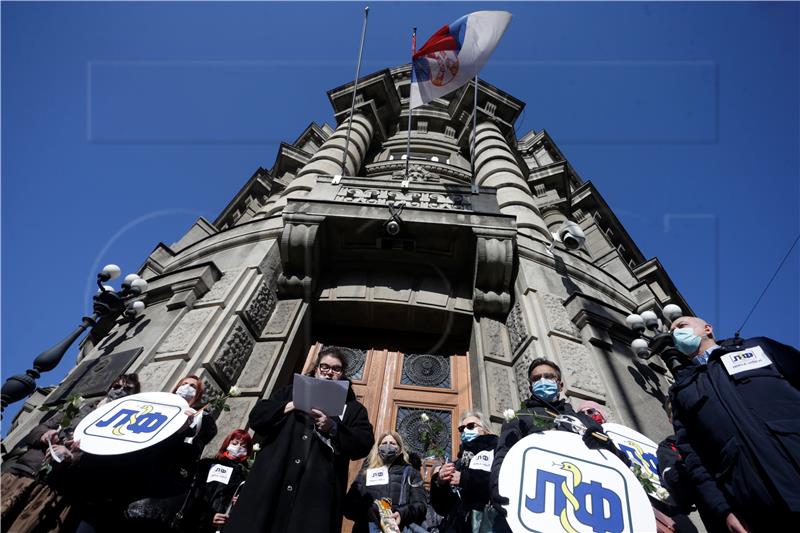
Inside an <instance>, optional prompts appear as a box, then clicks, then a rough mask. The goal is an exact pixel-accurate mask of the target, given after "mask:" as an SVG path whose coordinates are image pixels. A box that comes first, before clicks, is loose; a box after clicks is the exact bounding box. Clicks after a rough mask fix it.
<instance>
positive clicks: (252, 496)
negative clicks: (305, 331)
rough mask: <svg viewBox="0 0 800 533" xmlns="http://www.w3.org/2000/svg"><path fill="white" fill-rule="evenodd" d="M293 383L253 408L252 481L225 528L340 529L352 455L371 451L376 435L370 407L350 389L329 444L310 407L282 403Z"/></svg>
mask: <svg viewBox="0 0 800 533" xmlns="http://www.w3.org/2000/svg"><path fill="white" fill-rule="evenodd" d="M291 400H292V386H291V385H288V386H286V387H283V388H280V389H278V390H276V391H274V392H273V393H272V395H271V396H270V398H269V400H261V401H260V402H258V403H257V404H256V406H255V407H254V408H253V410H252V411H251V412H250V427H251V428H253V430H255V432H256V437H257V438H256V440H257V441H258V440H261V441H262V442H261V451H260V452H259V453H258V455H257V456H256V460H255V463H253V467H252V469H251V473H250V476H249V477H248V479H249V481H248V482H247V483H245V485H244V487H243V488H242V491H241V492H240V494H239V500H238V501H237V503H236V506H235V507H234V508H233V509H232V510H231V516H230V521H229V522H228V524H227V525H226V526H225V533H261V532H266V531H274V532H276V533H277V532H281V533H283V532H302V533H305V532H307V531H309V532H310V531H314V532H319V533H324V532H326V531H330V532H337V533H338V531H339V530H340V529H341V522H342V500H343V499H344V495H345V491H346V488H347V468H348V465H349V464H350V461H351V460H356V459H360V458H362V457H364V456H366V455H367V453H369V450H370V448H372V444H373V443H374V442H375V437H374V436H373V434H372V424H370V422H369V417H368V416H367V410H366V409H365V408H364V406H363V405H361V404H360V403H359V402H358V401H357V400H356V397H355V394H353V390H352V389H350V390H349V391H348V393H347V403H346V404H345V405H346V408H345V413H344V417H342V418H341V419H339V417H334V418H333V419H334V420H335V421H336V430H335V432H334V433H333V434H332V435H331V436H330V446H329V445H328V444H326V443H325V442H324V441H323V440H322V439H321V438H320V437H319V435H318V433H317V432H316V431H315V429H314V420H313V419H312V418H311V416H309V415H308V414H306V413H303V412H300V411H297V410H295V411H290V412H289V413H286V414H284V412H283V409H284V407H286V404H287V403H289V401H291Z"/></svg>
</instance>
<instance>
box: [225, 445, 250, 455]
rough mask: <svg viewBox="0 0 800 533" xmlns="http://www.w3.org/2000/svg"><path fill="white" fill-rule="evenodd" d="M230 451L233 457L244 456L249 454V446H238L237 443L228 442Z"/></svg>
mask: <svg viewBox="0 0 800 533" xmlns="http://www.w3.org/2000/svg"><path fill="white" fill-rule="evenodd" d="M228 453H229V454H230V455H232V456H233V457H242V456H243V455H247V448H245V447H244V446H237V445H236V444H228Z"/></svg>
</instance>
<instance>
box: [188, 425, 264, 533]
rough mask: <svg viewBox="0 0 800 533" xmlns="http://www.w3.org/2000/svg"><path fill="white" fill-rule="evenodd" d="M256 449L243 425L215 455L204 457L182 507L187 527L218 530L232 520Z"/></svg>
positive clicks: (202, 531) (209, 532) (210, 531)
mask: <svg viewBox="0 0 800 533" xmlns="http://www.w3.org/2000/svg"><path fill="white" fill-rule="evenodd" d="M252 452H253V439H252V437H251V436H250V434H249V433H248V432H247V431H245V430H243V429H236V430H234V431H232V432H231V433H230V434H228V436H227V437H225V440H224V441H222V445H221V446H220V447H219V451H217V454H216V455H215V456H214V457H213V458H208V459H201V460H200V462H199V463H198V466H197V473H196V474H195V478H194V483H193V484H192V491H191V493H190V494H189V496H188V497H187V500H186V504H185V505H184V508H183V509H182V510H181V514H182V515H183V516H184V517H185V519H186V522H185V526H184V530H186V531H195V532H197V533H214V532H216V531H219V530H221V529H222V528H223V526H224V525H225V524H226V523H227V522H228V517H229V515H230V510H231V509H232V507H233V504H234V503H235V502H234V498H235V497H236V495H237V494H238V493H239V491H240V490H241V487H242V486H243V484H244V482H245V478H246V477H247V459H248V457H249V456H250V454H251V453H252Z"/></svg>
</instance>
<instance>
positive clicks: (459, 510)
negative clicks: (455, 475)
mask: <svg viewBox="0 0 800 533" xmlns="http://www.w3.org/2000/svg"><path fill="white" fill-rule="evenodd" d="M497 441H498V438H497V435H481V436H479V437H476V438H475V439H473V440H471V441H470V442H462V443H461V447H460V448H459V450H458V459H457V460H456V462H455V464H456V469H457V470H458V471H459V472H460V473H461V479H460V480H459V484H458V486H459V491H458V493H456V492H454V491H453V490H452V487H451V486H450V485H440V484H439V482H438V479H439V474H438V473H437V474H435V475H434V476H433V479H432V480H431V505H433V509H434V510H435V511H436V512H437V513H438V514H440V515H442V516H444V520H443V521H442V523H441V524H440V525H439V530H440V531H443V532H447V533H450V532H453V533H472V511H478V512H482V511H484V509H485V508H486V504H487V503H489V497H490V490H489V482H490V470H482V469H478V468H470V462H471V460H472V459H473V458H474V457H475V456H476V455H478V454H479V453H480V452H485V451H488V452H491V453H492V456H493V455H494V449H495V448H496V447H497ZM473 466H476V465H473Z"/></svg>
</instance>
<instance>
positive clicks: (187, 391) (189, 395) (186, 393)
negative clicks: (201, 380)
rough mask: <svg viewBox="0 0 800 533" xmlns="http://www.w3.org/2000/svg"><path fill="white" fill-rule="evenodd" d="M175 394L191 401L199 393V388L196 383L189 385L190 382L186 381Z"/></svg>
mask: <svg viewBox="0 0 800 533" xmlns="http://www.w3.org/2000/svg"><path fill="white" fill-rule="evenodd" d="M175 394H177V395H178V396H180V397H181V398H183V399H184V400H186V401H187V402H191V401H192V400H193V399H194V397H195V396H196V395H197V389H196V388H195V386H194V385H189V384H188V383H184V384H183V385H181V386H180V387H178V389H177V390H176V391H175Z"/></svg>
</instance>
